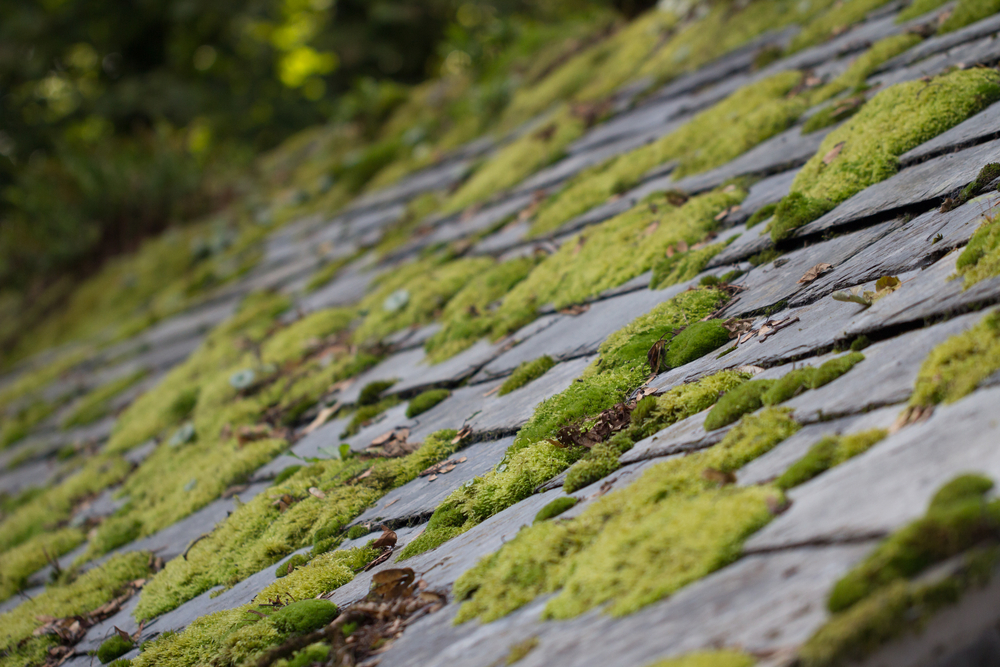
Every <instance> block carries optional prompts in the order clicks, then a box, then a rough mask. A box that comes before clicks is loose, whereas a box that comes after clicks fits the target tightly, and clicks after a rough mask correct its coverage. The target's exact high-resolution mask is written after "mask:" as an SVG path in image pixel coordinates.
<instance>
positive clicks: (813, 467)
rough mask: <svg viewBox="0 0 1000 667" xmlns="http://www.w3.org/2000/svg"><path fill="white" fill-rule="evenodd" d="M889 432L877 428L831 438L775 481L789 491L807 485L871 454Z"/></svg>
mask: <svg viewBox="0 0 1000 667" xmlns="http://www.w3.org/2000/svg"><path fill="white" fill-rule="evenodd" d="M887 434H888V433H887V432H886V431H884V430H882V429H873V430H870V431H864V432H862V433H854V434H851V435H836V436H827V437H825V438H823V439H822V440H820V441H819V442H817V443H816V444H815V445H813V446H812V447H811V448H810V449H809V452H808V453H807V454H806V455H805V456H803V457H802V458H801V459H799V460H798V461H796V462H795V463H793V464H792V465H791V467H789V468H788V470H786V471H785V472H784V473H782V475H781V476H780V477H779V478H778V479H776V480H775V482H774V485H775V486H777V487H778V488H779V489H782V490H787V489H790V488H792V487H793V486H798V485H799V484H804V483H805V482H808V481H809V480H810V479H812V478H813V477H816V476H818V475H820V474H822V473H824V472H826V471H827V470H829V469H830V468H833V467H834V466H838V465H840V464H841V463H843V462H844V461H846V460H848V459H850V458H853V457H855V456H857V455H858V454H861V453H864V452H866V451H868V450H869V449H870V448H871V447H873V446H874V445H875V444H876V443H878V442H879V441H881V440H882V439H883V438H885V436H886V435H887Z"/></svg>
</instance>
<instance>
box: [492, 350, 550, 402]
mask: <svg viewBox="0 0 1000 667" xmlns="http://www.w3.org/2000/svg"><path fill="white" fill-rule="evenodd" d="M555 365H556V360H555V359H553V358H552V357H550V356H548V355H545V356H541V357H538V358H537V359H533V360H532V361H524V362H521V364H519V365H518V367H517V368H515V369H514V372H513V373H511V374H510V377H508V378H507V379H506V380H504V383H503V384H502V385H500V391H498V392H497V394H499V395H500V396H506V395H507V394H509V393H510V392H512V391H514V390H516V389H520V388H521V387H523V386H524V385H526V384H528V383H529V382H534V381H535V380H537V379H538V378H540V377H542V376H543V375H545V374H546V373H547V372H548V371H549V369H550V368H552V367H553V366H555Z"/></svg>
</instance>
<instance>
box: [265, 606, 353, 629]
mask: <svg viewBox="0 0 1000 667" xmlns="http://www.w3.org/2000/svg"><path fill="white" fill-rule="evenodd" d="M339 613H340V610H339V609H338V608H337V605H335V604H333V603H332V602H330V601H328V600H299V601H298V602H293V603H292V604H290V605H288V606H285V607H282V608H281V609H279V610H278V611H277V612H275V613H273V614H271V618H270V620H271V623H273V624H274V627H276V628H277V629H278V631H279V632H286V633H294V634H297V635H304V634H306V633H307V632H314V631H316V630H319V629H320V628H321V627H323V626H324V625H326V624H328V623H329V622H330V621H332V620H333V619H335V618H336V617H337V615H338V614H339Z"/></svg>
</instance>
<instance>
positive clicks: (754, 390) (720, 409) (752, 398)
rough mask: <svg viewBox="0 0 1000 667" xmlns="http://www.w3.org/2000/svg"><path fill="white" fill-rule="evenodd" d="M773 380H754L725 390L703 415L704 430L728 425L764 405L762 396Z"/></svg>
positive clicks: (772, 384)
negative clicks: (704, 415)
mask: <svg viewBox="0 0 1000 667" xmlns="http://www.w3.org/2000/svg"><path fill="white" fill-rule="evenodd" d="M775 382H776V381H775V380H754V381H752V382H747V383H746V384H743V385H740V386H738V387H736V388H734V389H732V390H731V391H728V392H726V393H725V394H724V395H723V396H722V397H721V398H720V399H719V401H718V402H717V403H716V404H715V407H714V408H712V411H711V412H709V413H708V416H707V417H705V430H706V431H714V430H715V429H717V428H722V427H723V426H728V425H729V424H732V423H733V422H735V421H736V420H737V419H739V418H740V417H742V416H743V415H745V414H747V413H748V412H753V411H755V410H757V409H759V408H760V407H761V406H763V405H764V396H765V395H766V394H767V392H768V391H770V390H771V388H772V387H773V386H774V384H775Z"/></svg>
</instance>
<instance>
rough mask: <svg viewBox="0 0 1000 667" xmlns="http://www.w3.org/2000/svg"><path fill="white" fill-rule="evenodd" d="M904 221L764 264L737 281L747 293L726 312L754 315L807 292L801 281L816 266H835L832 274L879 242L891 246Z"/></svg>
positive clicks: (742, 293) (863, 231)
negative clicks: (882, 241)
mask: <svg viewBox="0 0 1000 667" xmlns="http://www.w3.org/2000/svg"><path fill="white" fill-rule="evenodd" d="M903 225H904V222H903V221H902V220H890V221H888V222H883V223H881V224H878V225H875V226H873V227H868V228H866V229H862V230H861V231H858V232H855V233H853V234H845V235H844V236H838V237H836V238H833V239H830V240H829V241H821V242H819V243H816V244H815V245H810V246H806V247H804V248H799V249H798V250H794V251H792V252H790V253H788V254H786V255H782V256H781V257H779V258H778V259H776V260H774V261H773V262H768V263H767V264H762V265H760V266H758V267H756V268H755V269H754V270H752V271H750V272H749V273H747V274H746V275H744V276H741V277H740V278H738V279H737V280H736V281H735V282H736V284H737V285H739V286H740V287H743V288H745V289H744V291H742V292H740V293H739V294H737V295H736V297H735V298H734V299H733V300H732V301H731V302H730V305H729V306H728V307H727V308H726V310H725V311H724V312H725V313H727V314H729V313H731V314H736V313H754V312H759V311H761V310H762V309H764V308H768V307H769V306H773V305H774V304H776V303H780V302H782V301H789V300H791V299H792V298H793V297H796V296H798V294H799V293H800V292H802V291H803V290H804V289H806V287H807V285H804V284H800V283H799V282H798V281H799V280H801V279H802V277H803V275H804V274H805V273H806V272H807V271H808V270H810V269H811V268H813V267H814V266H816V265H817V264H832V265H833V266H834V269H833V271H836V267H837V266H839V265H840V264H841V263H843V262H846V261H847V260H849V259H850V258H851V257H853V256H854V255H856V254H858V253H860V252H863V251H864V250H865V249H867V248H869V247H871V246H872V245H874V244H876V243H878V242H879V240H883V239H884V240H886V243H887V244H891V241H890V240H888V239H892V238H893V237H894V236H895V232H896V231H897V230H898V229H900V228H902V227H903Z"/></svg>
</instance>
